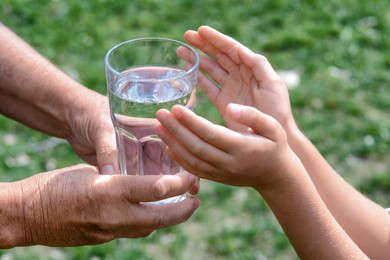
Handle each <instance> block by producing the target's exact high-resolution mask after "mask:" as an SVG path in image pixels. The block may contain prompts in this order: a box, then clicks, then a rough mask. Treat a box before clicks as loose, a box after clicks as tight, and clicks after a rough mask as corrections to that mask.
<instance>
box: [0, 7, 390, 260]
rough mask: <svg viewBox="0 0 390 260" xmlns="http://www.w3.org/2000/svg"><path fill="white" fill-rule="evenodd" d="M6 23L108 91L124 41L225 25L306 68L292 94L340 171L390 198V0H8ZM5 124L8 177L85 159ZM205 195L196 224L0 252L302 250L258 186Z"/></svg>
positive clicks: (232, 254)
mask: <svg viewBox="0 0 390 260" xmlns="http://www.w3.org/2000/svg"><path fill="white" fill-rule="evenodd" d="M0 20H1V21H2V22H3V23H5V24H6V25H7V26H9V27H11V28H12V29H13V30H14V31H15V32H16V33H18V34H19V35H20V36H22V37H23V38H24V39H25V40H26V41H28V42H29V43H30V44H31V45H32V46H34V47H35V48H36V49H37V50H38V51H39V52H41V53H42V54H43V55H44V56H46V57H47V58H48V59H50V60H51V61H53V63H55V64H56V65H58V66H59V67H60V68H61V69H63V70H64V71H65V72H66V73H68V74H70V75H71V76H72V77H74V78H76V79H77V80H79V81H80V82H82V83H83V84H85V85H86V86H88V87H90V88H92V89H95V90H96V91H98V92H100V93H105V92H106V88H105V72H104V62H103V57H104V55H105V53H106V52H107V50H108V49H109V48H110V47H111V46H113V45H114V44H117V43H119V42H121V41H124V40H128V39H131V38H137V37H145V36H163V37H169V38H175V39H178V40H182V39H183V36H182V35H183V33H184V32H185V31H186V30H188V29H196V28H197V27H199V26H200V25H202V24H207V25H210V26H212V27H215V28H216V29H218V30H220V31H222V32H224V33H226V34H228V35H230V36H231V37H233V38H235V39H237V40H238V41H240V42H242V43H243V44H245V45H247V46H248V47H250V48H251V49H253V50H254V51H256V52H259V53H262V54H264V55H266V56H267V57H268V58H269V60H270V61H271V63H272V64H273V66H274V68H275V69H277V70H294V71H296V72H298V73H299V74H300V76H301V83H300V85H299V86H298V87H297V88H295V89H292V90H291V91H290V96H291V102H292V108H293V111H294V115H295V117H296V120H297V123H298V124H299V126H300V128H301V129H302V130H303V131H304V132H305V133H306V134H307V136H308V137H309V138H310V139H311V140H312V141H313V142H314V143H315V144H316V146H317V147H318V148H319V150H320V151H321V153H322V154H323V155H324V156H326V157H327V159H328V160H329V161H330V162H331V163H332V164H333V165H334V167H335V168H336V169H337V170H338V172H340V174H342V175H343V176H344V177H345V178H347V179H348V180H350V181H351V182H352V183H353V184H354V185H355V186H356V187H358V188H359V189H361V190H362V191H363V192H364V193H365V194H366V195H367V196H369V197H372V198H373V199H374V200H376V201H378V202H379V203H383V204H384V205H390V196H389V195H390V194H389V185H388V184H389V182H390V181H389V180H390V177H389V160H387V158H388V154H390V119H389V118H390V117H389V116H388V114H389V111H390V98H389V88H388V85H389V83H390V73H389V69H390V26H389V24H390V9H389V7H388V4H387V2H386V1H379V0H372V1H352V0H329V1H316V0H264V1H258V0H244V1H239V0H198V1H187V0H170V1H162V0H142V1H141V0H139V1H137V0H134V1H115V0H94V1H93V0H81V1H80V0H68V1H60V0H2V4H1V5H0ZM0 37H1V36H0ZM197 103H198V104H197V108H196V111H197V113H198V114H200V115H202V116H204V117H206V118H208V119H210V120H212V121H214V122H217V123H221V124H222V121H221V119H220V117H219V116H218V112H217V111H216V109H215V108H213V107H212V106H211V105H210V103H209V102H208V100H207V98H206V97H205V96H204V94H202V93H200V95H199V98H198V102H197ZM0 126H1V128H0V157H1V158H2V162H1V163H0V176H1V178H2V180H3V181H13V180H18V179H22V178H25V177H27V176H29V175H32V174H35V173H38V172H42V171H46V170H48V169H51V168H52V167H56V168H60V167H65V166H69V165H72V164H75V163H78V162H80V160H79V159H78V158H77V157H76V156H75V155H74V154H73V153H72V151H71V149H70V148H69V146H68V145H67V144H62V143H59V144H57V145H55V146H54V147H53V148H50V147H49V148H46V149H44V150H39V151H38V150H36V149H35V148H36V147H39V146H40V145H41V144H42V143H45V142H47V140H49V142H48V143H52V141H53V140H52V139H48V137H47V136H45V135H43V134H40V133H36V132H34V131H32V130H30V129H28V128H26V127H24V126H21V125H19V124H17V123H15V122H12V121H11V120H9V119H6V118H4V117H0ZM26 156H27V157H26ZM18 158H19V159H20V158H21V159H20V161H18V160H17V159H18ZM26 158H27V159H26ZM363 166H364V167H363ZM378 176H379V177H378ZM198 196H199V198H200V199H201V200H202V201H203V204H202V207H201V208H200V209H199V210H198V211H197V213H196V214H195V215H194V216H193V217H192V218H191V219H190V220H189V221H188V222H186V223H183V224H182V225H179V226H176V227H172V228H169V229H165V230H160V231H157V232H155V233H154V234H153V235H152V236H150V237H148V238H145V239H133V240H118V241H113V242H110V243H106V244H104V245H99V246H87V247H75V248H56V249H52V248H46V247H30V248H18V249H13V250H4V251H0V258H2V255H3V256H4V255H5V256H9V257H14V259H26V258H28V259H69V258H71V259H155V258H159V259H187V258H191V259H202V258H207V259H265V258H270V259H293V258H295V257H296V256H295V253H294V251H293V249H292V247H291V246H290V245H289V243H288V241H287V239H286V237H285V236H284V234H283V231H282V230H281V229H280V227H279V225H278V223H277V222H276V220H275V218H274V217H273V215H272V212H270V211H269V209H268V207H267V205H266V203H265V202H264V201H263V200H262V199H261V198H260V197H259V196H258V194H257V193H255V192H253V191H252V190H247V189H242V188H232V187H227V186H223V185H219V184H214V183H210V182H202V187H201V193H200V194H199V195H198ZM7 259H8V258H7Z"/></svg>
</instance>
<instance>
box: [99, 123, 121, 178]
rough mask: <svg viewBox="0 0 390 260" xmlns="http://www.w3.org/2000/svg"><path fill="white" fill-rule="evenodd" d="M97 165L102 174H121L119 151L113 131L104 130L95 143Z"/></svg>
mask: <svg viewBox="0 0 390 260" xmlns="http://www.w3.org/2000/svg"><path fill="white" fill-rule="evenodd" d="M95 150H96V157H97V164H98V167H99V169H100V173H101V174H105V175H112V174H116V173H119V166H118V150H117V148H116V141H115V135H114V133H113V131H111V130H109V131H107V130H102V132H101V133H100V135H99V136H98V138H97V140H96V143H95Z"/></svg>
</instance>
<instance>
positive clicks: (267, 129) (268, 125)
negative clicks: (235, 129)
mask: <svg viewBox="0 0 390 260" xmlns="http://www.w3.org/2000/svg"><path fill="white" fill-rule="evenodd" d="M226 116H227V117H229V118H231V120H233V121H234V122H236V123H237V124H240V125H244V126H246V127H249V128H251V129H252V130H253V132H255V133H256V134H258V135H261V136H264V137H266V138H268V139H271V140H274V141H276V140H277V139H279V138H280V137H281V134H283V133H284V130H283V128H282V126H281V125H280V124H279V122H278V121H277V120H276V119H274V118H273V117H271V116H269V115H267V114H264V113H262V112H261V111H259V110H257V109H256V108H254V107H250V106H243V105H238V104H229V105H228V106H227V108H226Z"/></svg>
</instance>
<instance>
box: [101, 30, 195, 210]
mask: <svg viewBox="0 0 390 260" xmlns="http://www.w3.org/2000/svg"><path fill="white" fill-rule="evenodd" d="M183 57H186V58H183ZM105 65H106V77H107V89H108V96H109V101H110V102H109V103H110V111H111V118H112V121H113V124H114V128H115V133H116V142H117V147H118V152H119V168H120V173H121V174H124V175H130V174H131V175H150V174H153V175H160V174H175V173H178V172H179V171H181V170H182V169H181V167H180V165H178V164H177V163H176V162H175V161H174V160H172V159H171V158H170V156H169V155H168V154H167V153H166V146H165V144H164V143H163V142H162V141H161V140H160V139H159V137H158V136H157V135H156V134H155V132H154V126H155V125H156V124H157V119H156V118H155V114H156V112H157V111H158V110H159V109H161V108H166V109H168V110H170V109H171V107H172V106H174V105H176V104H180V105H183V106H186V107H188V108H189V109H191V110H194V109H195V103H196V85H197V78H198V67H199V55H198V54H197V52H196V50H195V49H193V48H192V47H191V46H189V45H187V44H185V43H182V42H180V41H176V40H172V39H167V38H155V37H152V38H140V39H134V40H129V41H126V42H123V43H120V44H118V45H116V46H114V47H113V48H111V49H110V50H109V51H108V53H107V54H106V57H105ZM184 198H185V194H183V195H182V196H178V197H174V198H169V199H166V200H163V201H159V202H156V203H170V202H176V201H181V200H183V199H184Z"/></svg>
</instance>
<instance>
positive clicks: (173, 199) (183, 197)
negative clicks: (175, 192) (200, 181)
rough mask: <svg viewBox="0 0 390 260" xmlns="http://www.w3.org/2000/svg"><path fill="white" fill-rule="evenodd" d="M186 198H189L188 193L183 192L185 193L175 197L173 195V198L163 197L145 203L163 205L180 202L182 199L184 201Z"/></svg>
mask: <svg viewBox="0 0 390 260" xmlns="http://www.w3.org/2000/svg"><path fill="white" fill-rule="evenodd" d="M185 198H187V195H186V194H183V195H179V196H175V197H171V198H167V199H163V200H158V201H150V202H143V203H147V204H155V205H163V204H169V203H176V202H180V201H183V200H184V199H185Z"/></svg>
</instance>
